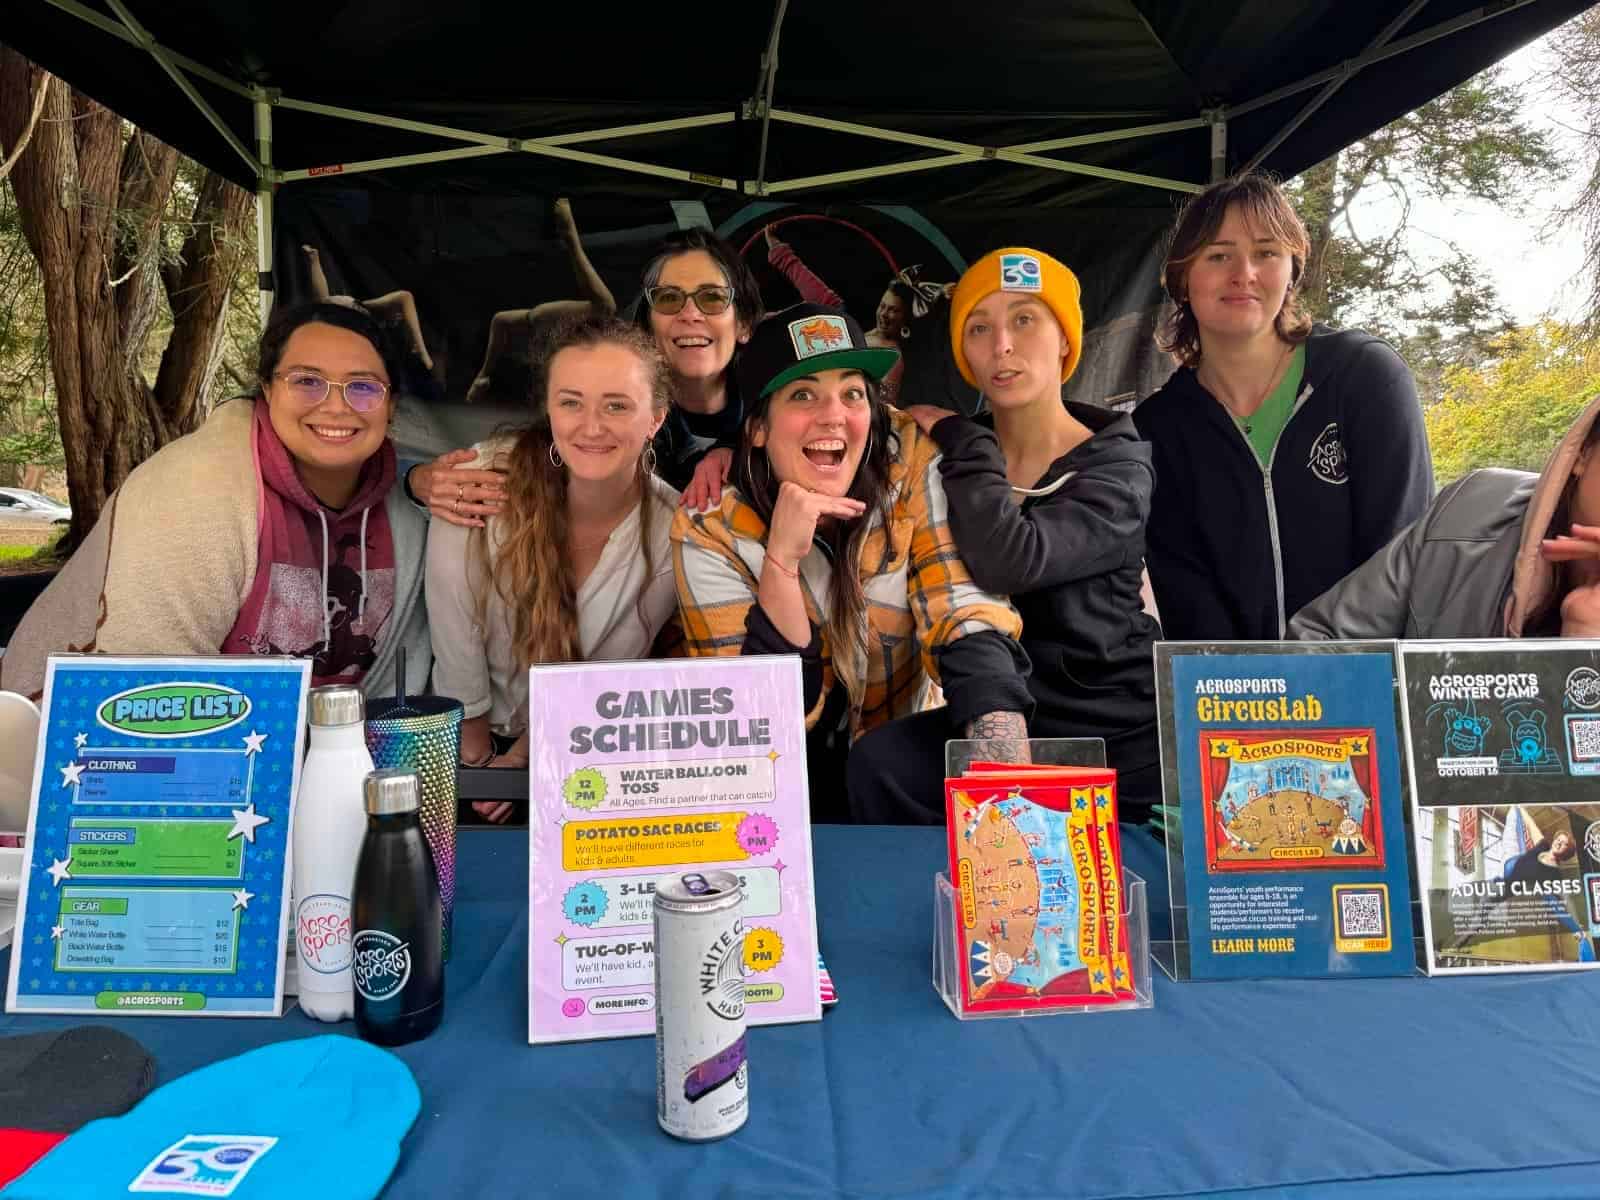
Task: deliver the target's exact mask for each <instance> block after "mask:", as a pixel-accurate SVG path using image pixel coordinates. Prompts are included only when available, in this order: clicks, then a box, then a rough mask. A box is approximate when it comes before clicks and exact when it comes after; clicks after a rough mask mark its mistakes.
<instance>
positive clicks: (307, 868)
mask: <svg viewBox="0 0 1600 1200" xmlns="http://www.w3.org/2000/svg"><path fill="white" fill-rule="evenodd" d="M307 708H308V711H309V713H310V721H311V748H310V749H309V750H307V751H306V761H305V764H304V765H303V766H302V767H301V768H300V799H299V801H298V802H297V804H296V807H295V817H294V909H295V920H294V929H295V956H296V959H297V960H298V963H297V971H298V978H299V983H300V1008H301V1010H302V1011H303V1012H304V1013H305V1014H306V1015H307V1016H308V1017H315V1018H316V1019H317V1020H319V1021H343V1020H347V1019H349V1018H350V1017H353V1016H354V1015H355V1011H356V1009H355V996H354V993H353V991H352V987H351V979H350V958H351V929H350V895H351V892H352V891H354V888H355V878H356V860H357V859H358V858H360V857H361V842H362V840H363V839H364V838H365V837H366V833H367V814H366V809H365V808H364V807H363V805H362V799H361V788H362V784H363V781H364V780H365V779H366V777H367V775H368V773H369V772H370V771H371V770H372V755H371V753H369V752H368V750H367V739H366V723H365V719H364V718H365V715H366V713H365V706H364V705H363V704H362V700H361V692H360V690H359V689H357V688H353V687H344V686H335V687H319V688H312V689H311V695H310V703H309V704H308V705H307Z"/></svg>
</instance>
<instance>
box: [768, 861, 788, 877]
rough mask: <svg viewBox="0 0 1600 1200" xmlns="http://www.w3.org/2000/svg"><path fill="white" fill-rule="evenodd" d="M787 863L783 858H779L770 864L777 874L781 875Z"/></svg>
mask: <svg viewBox="0 0 1600 1200" xmlns="http://www.w3.org/2000/svg"><path fill="white" fill-rule="evenodd" d="M788 865H789V864H788V863H786V862H784V861H783V859H781V858H780V859H779V860H778V861H777V862H775V863H773V864H772V869H773V870H774V871H776V872H777V873H778V874H779V875H782V874H783V872H784V868H785V867H787V866H788Z"/></svg>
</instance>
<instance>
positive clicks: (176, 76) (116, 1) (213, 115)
mask: <svg viewBox="0 0 1600 1200" xmlns="http://www.w3.org/2000/svg"><path fill="white" fill-rule="evenodd" d="M106 3H107V4H109V5H110V6H111V11H112V12H114V13H116V14H117V19H118V20H119V21H121V22H122V23H123V24H124V25H126V26H127V27H128V30H129V32H131V33H132V34H133V36H134V40H135V41H136V42H137V43H138V44H139V45H140V46H142V47H143V48H144V49H145V50H146V51H148V52H149V54H150V57H151V58H153V59H155V60H156V62H158V63H160V64H161V69H162V70H163V71H165V72H166V73H167V74H168V75H169V76H170V77H171V79H172V82H173V83H175V84H177V85H178V90H179V91H181V92H182V93H183V94H184V95H185V96H187V97H189V102H190V103H191V104H193V105H194V106H195V107H196V108H198V109H199V110H200V112H201V114H202V115H204V117H205V119H206V120H208V121H210V122H211V127H212V128H213V129H215V130H216V131H217V132H218V133H220V134H221V135H222V138H223V140H224V141H225V142H227V143H228V145H229V146H231V147H233V152H234V153H235V154H237V155H238V156H239V157H240V158H242V159H244V161H245V163H246V164H247V165H248V166H249V168H250V169H251V170H252V171H254V172H255V173H256V174H257V175H259V174H260V173H261V164H260V163H259V162H257V161H256V157H255V155H253V154H251V153H250V151H248V150H246V149H245V146H244V143H243V142H241V141H240V140H239V137H238V135H237V134H235V133H234V132H233V130H231V129H229V128H228V123H227V122H226V121H224V120H223V119H222V118H221V117H220V116H218V115H217V110H216V109H214V108H212V107H211V105H209V104H207V103H206V101H205V97H203V96H201V95H200V93H199V92H197V91H195V87H194V84H192V83H190V82H189V77H188V76H187V75H185V74H184V73H183V72H182V71H181V70H179V69H178V66H177V64H176V63H174V62H173V61H172V55H171V54H169V53H168V52H167V50H166V48H165V47H163V46H162V45H161V44H160V43H158V42H157V41H156V40H155V38H153V37H151V36H150V34H149V32H148V31H146V29H145V27H144V26H143V25H141V24H139V22H138V21H137V20H136V19H135V18H134V15H133V14H132V13H131V12H129V11H128V6H127V5H126V4H124V3H123V2H122V0H106Z"/></svg>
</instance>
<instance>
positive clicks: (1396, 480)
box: [1133, 325, 1433, 641]
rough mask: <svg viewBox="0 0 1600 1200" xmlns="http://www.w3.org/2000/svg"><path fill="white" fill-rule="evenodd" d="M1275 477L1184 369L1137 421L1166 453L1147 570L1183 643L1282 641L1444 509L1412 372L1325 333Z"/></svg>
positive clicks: (1166, 628)
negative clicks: (1433, 509)
mask: <svg viewBox="0 0 1600 1200" xmlns="http://www.w3.org/2000/svg"><path fill="white" fill-rule="evenodd" d="M1305 345H1306V369H1305V378H1304V380H1303V382H1302V383H1301V386H1300V394H1299V396H1298V397H1297V398H1296V400H1295V408H1294V411H1293V413H1292V415H1291V416H1290V417H1289V421H1288V423H1287V424H1286V425H1285V426H1284V428H1283V432H1282V433H1281V434H1279V436H1278V442H1277V445H1276V446H1275V447H1274V449H1273V453H1272V457H1271V463H1272V466H1271V471H1270V473H1269V472H1268V471H1267V470H1265V469H1264V468H1263V467H1262V466H1261V462H1260V460H1259V459H1257V458H1256V456H1255V452H1254V451H1253V450H1252V449H1251V448H1250V443H1249V442H1248V441H1247V440H1246V439H1245V436H1244V434H1243V433H1242V432H1241V431H1240V429H1239V427H1238V426H1237V425H1236V424H1235V423H1234V419H1233V416H1232V415H1231V414H1230V413H1229V412H1228V410H1227V409H1226V408H1224V407H1223V405H1222V403H1221V402H1220V401H1218V400H1217V399H1216V397H1214V396H1213V395H1212V394H1211V393H1210V392H1208V391H1206V389H1205V388H1203V387H1202V386H1200V383H1199V381H1198V380H1197V379H1196V378H1195V373H1194V371H1193V370H1192V369H1190V368H1188V367H1180V368H1179V369H1178V370H1177V371H1175V372H1174V373H1173V375H1172V378H1171V379H1169V380H1167V382H1166V385H1165V386H1164V387H1162V389H1161V390H1160V391H1159V392H1157V393H1156V394H1155V395H1153V396H1151V397H1150V398H1149V399H1148V400H1146V401H1145V402H1144V403H1143V404H1141V405H1140V406H1139V408H1138V410H1137V411H1136V412H1135V413H1134V417H1133V419H1134V424H1135V425H1137V426H1138V429H1139V432H1140V433H1141V434H1142V435H1143V436H1144V437H1145V438H1146V439H1148V440H1149V442H1150V443H1151V446H1152V447H1153V449H1154V452H1155V470H1156V480H1157V483H1156V490H1155V497H1154V499H1153V501H1152V504H1151V509H1150V523H1149V526H1148V529H1147V534H1146V543H1147V545H1146V551H1145V557H1146V563H1147V565H1148V566H1149V569H1150V582H1151V585H1152V586H1153V587H1154V589H1155V594H1156V605H1157V607H1158V608H1159V609H1160V610H1161V628H1162V631H1163V632H1164V634H1165V635H1166V637H1167V638H1168V639H1169V640H1172V641H1232V640H1251V641H1256V640H1275V639H1279V638H1282V637H1285V636H1286V634H1285V630H1286V628H1287V625H1288V619H1289V618H1290V617H1291V616H1293V615H1294V614H1295V613H1296V612H1297V611H1298V610H1299V609H1300V608H1301V607H1302V606H1303V605H1305V604H1308V603H1309V602H1310V601H1312V600H1314V599H1316V598H1317V597H1318V596H1320V595H1321V594H1322V593H1323V592H1325V591H1327V590H1328V588H1330V587H1332V586H1333V585H1334V584H1335V583H1338V582H1339V580H1341V579H1343V578H1344V577H1345V576H1346V575H1347V574H1349V573H1350V572H1351V571H1353V570H1354V569H1355V568H1356V567H1358V566H1360V565H1361V564H1362V563H1363V562H1365V561H1366V560H1367V559H1368V558H1369V557H1370V556H1371V555H1373V554H1374V553H1376V552H1377V551H1378V550H1379V549H1380V548H1381V547H1382V546H1384V545H1385V544H1386V543H1387V542H1388V541H1389V539H1390V538H1392V537H1393V536H1394V535H1395V534H1396V533H1398V532H1399V531H1400V530H1402V529H1404V528H1405V527H1406V526H1407V525H1409V524H1410V523H1411V522H1412V521H1414V520H1416V519H1417V518H1418V517H1419V516H1421V515H1422V513H1423V512H1424V511H1425V510H1426V509H1427V507H1428V503H1429V501H1430V500H1431V499H1432V498H1433V465H1432V463H1431V461H1430V460H1429V457H1428V438H1427V433H1426V431H1425V430H1424V428H1423V424H1422V409H1421V407H1420V405H1419V404H1418V402H1417V391H1416V385H1415V384H1414V383H1413V381H1412V378H1411V372H1410V370H1409V369H1408V368H1407V367H1406V365H1405V363H1404V361H1402V360H1401V358H1400V356H1399V355H1398V354H1396V353H1395V352H1394V351H1393V350H1392V349H1390V348H1389V346H1388V345H1387V344H1386V343H1384V342H1383V341H1381V340H1380V339H1378V338H1375V337H1373V336H1372V335H1370V334H1366V333H1362V332H1360V331H1358V330H1344V331H1335V330H1332V329H1328V328H1326V327H1324V326H1320V325H1319V326H1317V327H1315V328H1314V329H1313V330H1312V331H1311V337H1310V338H1309V339H1308V340H1307V341H1306V344H1305Z"/></svg>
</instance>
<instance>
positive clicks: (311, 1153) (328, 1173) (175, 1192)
mask: <svg viewBox="0 0 1600 1200" xmlns="http://www.w3.org/2000/svg"><path fill="white" fill-rule="evenodd" d="M421 1107H422V1097H421V1095H420V1094H419V1093H418V1091H417V1085H416V1081H415V1080H413V1079H412V1077H411V1071H410V1069H409V1068H408V1067H407V1066H406V1065H405V1063H403V1062H401V1061H400V1060H399V1059H398V1058H396V1057H395V1056H394V1055H393V1054H390V1053H389V1052H388V1051H387V1050H380V1049H379V1048H378V1047H376V1046H370V1045H368V1044H367V1043H366V1042H362V1041H357V1040H356V1039H354V1038H348V1037H337V1036H331V1035H330V1036H323V1037H312V1038H305V1039H302V1040H300V1041H295V1042H278V1043H274V1044H273V1045H270V1046H263V1047H262V1048H261V1049H259V1050H252V1051H250V1052H249V1053H248V1054H240V1055H238V1056H237V1057H235V1058H230V1059H226V1060H224V1061H222V1062H219V1063H213V1064H211V1065H210V1066H208V1067H202V1068H200V1070H198V1071H194V1072H191V1073H190V1074H188V1075H185V1076H183V1077H182V1078H179V1079H175V1080H173V1081H172V1082H171V1083H169V1084H167V1085H166V1086H164V1087H161V1088H158V1089H157V1090H155V1091H154V1092H151V1093H150V1095H148V1096H146V1097H145V1098H144V1099H143V1100H142V1101H140V1102H139V1104H138V1105H137V1106H136V1107H135V1108H134V1109H133V1110H132V1111H131V1112H129V1113H127V1114H125V1115H123V1116H120V1117H108V1118H105V1119H103V1120H99V1121H93V1122H91V1123H90V1124H88V1125H85V1126H84V1127H83V1128H82V1129H80V1130H79V1131H78V1132H77V1133H75V1134H73V1135H72V1136H71V1137H69V1138H67V1140H66V1141H64V1142H62V1143H61V1144H60V1145H59V1146H57V1147H56V1148H55V1149H54V1150H52V1151H50V1153H49V1154H47V1155H45V1156H44V1157H43V1158H42V1159H40V1160H39V1161H38V1162H37V1163H35V1164H34V1165H33V1167H32V1168H30V1169H29V1170H28V1171H27V1172H26V1173H25V1174H23V1175H22V1176H21V1177H20V1178H18V1179H15V1180H13V1181H12V1183H11V1185H10V1186H9V1187H7V1188H6V1189H5V1190H4V1191H0V1197H4V1198H5V1200H34V1198H37V1200H75V1198H77V1197H84V1198H85V1200H88V1198H91V1197H93V1198H103V1197H105V1196H110V1195H126V1194H128V1193H133V1194H135V1195H157V1196H160V1195H167V1196H231V1197H236V1198H237V1200H249V1198H250V1197H282V1196H316V1197H318V1200H371V1198H372V1197H374V1196H376V1195H377V1194H378V1193H379V1192H381V1191H382V1190H383V1186H384V1184H385V1183H386V1182H387V1181H388V1178H389V1176H390V1175H391V1174H392V1173H393V1171H394V1168H395V1163H396V1162H398V1161H399V1158H400V1142H401V1140H402V1139H403V1138H404V1137H405V1135H406V1131H407V1130H408V1129H410V1128H411V1124H412V1122H413V1121H415V1120H416V1119H417V1113H418V1111H419V1110H420V1109H421Z"/></svg>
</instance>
